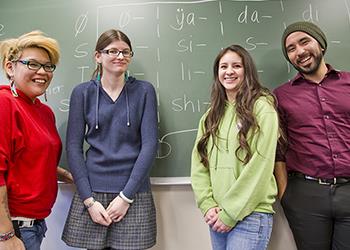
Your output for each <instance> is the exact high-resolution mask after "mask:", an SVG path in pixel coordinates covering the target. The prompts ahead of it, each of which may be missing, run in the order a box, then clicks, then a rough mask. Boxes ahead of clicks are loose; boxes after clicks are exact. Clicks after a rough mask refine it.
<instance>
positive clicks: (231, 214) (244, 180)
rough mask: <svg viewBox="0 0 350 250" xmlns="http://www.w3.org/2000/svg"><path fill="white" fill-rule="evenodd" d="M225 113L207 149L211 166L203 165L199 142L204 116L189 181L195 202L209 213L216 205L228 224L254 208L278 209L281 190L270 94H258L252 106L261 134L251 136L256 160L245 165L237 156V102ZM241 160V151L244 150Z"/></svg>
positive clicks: (249, 139) (202, 131)
mask: <svg viewBox="0 0 350 250" xmlns="http://www.w3.org/2000/svg"><path fill="white" fill-rule="evenodd" d="M225 109H226V110H225V114H224V117H223V118H222V120H221V123H220V125H219V129H218V136H217V139H216V145H213V139H212V138H210V139H209V142H208V145H207V148H208V155H209V168H206V167H204V166H203V164H202V163H200V157H199V154H198V151H197V143H198V141H199V139H200V138H201V137H202V135H203V133H204V121H205V118H206V116H207V114H208V112H207V113H206V114H204V115H203V117H202V118H201V120H200V123H199V128H198V134H197V139H196V143H195V146H194V148H193V152H192V165H191V181H192V188H193V191H194V194H195V198H196V201H197V205H198V207H199V208H200V210H201V211H202V213H203V214H204V215H205V214H206V212H207V211H208V210H209V209H210V208H212V207H219V208H221V211H220V212H219V218H220V220H221V221H222V222H223V223H224V224H225V225H227V226H231V227H233V226H235V225H236V223H237V222H239V221H241V220H243V218H244V217H246V216H247V215H249V214H251V213H252V212H253V211H256V212H263V213H274V211H273V208H272V204H273V203H274V201H275V196H276V194H277V186H276V181H275V178H274V175H273V169H274V162H275V150H276V144H277V139H278V117H277V113H276V111H275V109H274V108H273V106H272V105H271V104H270V103H269V102H268V100H267V98H266V97H260V98H259V99H258V100H257V101H256V103H255V105H254V114H255V116H256V119H257V122H258V124H259V126H260V132H259V133H256V132H255V133H254V134H253V133H252V131H250V132H249V134H248V143H249V145H250V147H251V150H252V158H251V159H250V161H249V162H248V163H247V164H246V165H243V163H242V162H241V161H239V160H238V159H237V157H236V155H235V150H236V149H237V147H238V146H239V143H238V139H237V134H238V131H239V127H240V125H239V123H238V122H237V115H236V111H235V104H233V103H229V102H227V103H226V107H225ZM211 149H212V150H211ZM241 156H242V157H241V158H242V159H243V158H244V157H243V154H241Z"/></svg>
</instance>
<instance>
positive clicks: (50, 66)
mask: <svg viewBox="0 0 350 250" xmlns="http://www.w3.org/2000/svg"><path fill="white" fill-rule="evenodd" d="M18 62H20V63H22V64H24V65H27V67H28V69H30V70H34V71H38V70H39V69H40V68H41V67H43V69H44V70H45V71H46V72H54V71H55V69H56V65H55V64H51V63H46V64H41V63H38V62H35V61H29V60H18Z"/></svg>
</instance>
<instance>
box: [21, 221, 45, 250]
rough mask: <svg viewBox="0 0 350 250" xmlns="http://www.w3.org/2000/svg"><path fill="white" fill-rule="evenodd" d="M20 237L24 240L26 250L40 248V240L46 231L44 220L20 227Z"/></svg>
mask: <svg viewBox="0 0 350 250" xmlns="http://www.w3.org/2000/svg"><path fill="white" fill-rule="evenodd" d="M20 231H21V239H22V241H23V242H24V246H25V247H26V250H40V245H41V242H42V241H43V238H44V237H45V233H46V231H47V227H46V223H45V221H42V222H40V223H38V224H35V225H33V226H32V227H23V228H20Z"/></svg>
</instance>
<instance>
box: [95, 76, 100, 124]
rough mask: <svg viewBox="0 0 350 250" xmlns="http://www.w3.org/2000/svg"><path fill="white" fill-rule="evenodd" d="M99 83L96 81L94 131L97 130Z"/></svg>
mask: <svg viewBox="0 0 350 250" xmlns="http://www.w3.org/2000/svg"><path fill="white" fill-rule="evenodd" d="M100 84H101V83H100V81H97V85H96V86H97V90H96V113H95V118H96V125H95V129H96V130H97V129H98V106H99V96H100Z"/></svg>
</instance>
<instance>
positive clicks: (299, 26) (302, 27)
mask: <svg viewBox="0 0 350 250" xmlns="http://www.w3.org/2000/svg"><path fill="white" fill-rule="evenodd" d="M296 31H301V32H305V33H307V34H309V35H310V36H312V37H313V38H315V39H316V41H317V42H318V43H319V44H320V46H321V48H322V49H324V50H323V54H324V53H326V50H327V39H326V35H325V34H324V33H323V31H322V30H321V29H320V28H319V27H318V26H317V25H315V24H313V23H310V22H296V23H292V24H290V25H289V26H288V27H287V28H286V29H285V30H284V32H283V35H282V51H283V54H284V56H285V57H286V59H287V60H288V61H289V58H288V54H287V50H286V38H287V37H288V36H289V35H290V34H291V33H293V32H296Z"/></svg>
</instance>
